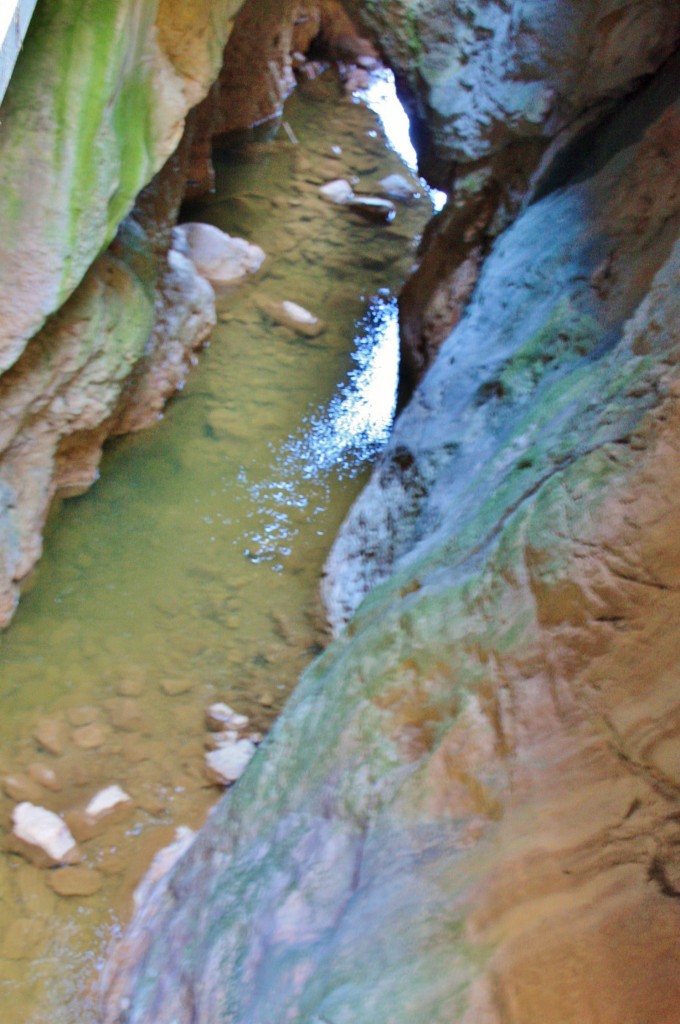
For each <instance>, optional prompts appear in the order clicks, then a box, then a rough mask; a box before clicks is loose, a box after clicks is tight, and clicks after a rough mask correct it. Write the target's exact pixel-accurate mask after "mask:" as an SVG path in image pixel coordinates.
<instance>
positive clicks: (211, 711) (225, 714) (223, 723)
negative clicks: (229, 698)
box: [205, 701, 236, 732]
mask: <svg viewBox="0 0 680 1024" xmlns="http://www.w3.org/2000/svg"><path fill="white" fill-rule="evenodd" d="M235 714H236V712H235V711H234V709H233V708H230V707H229V705H228V704H224V703H223V702H222V701H217V702H216V703H215V704H211V705H210V707H208V708H206V709H205V723H206V725H207V726H208V728H209V729H212V730H213V732H221V731H223V730H224V729H225V728H226V727H227V726H228V725H231V722H232V720H233V718H234V715H235Z"/></svg>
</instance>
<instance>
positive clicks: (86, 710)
mask: <svg viewBox="0 0 680 1024" xmlns="http://www.w3.org/2000/svg"><path fill="white" fill-rule="evenodd" d="M98 716H99V712H98V710H97V708H93V707H91V706H89V705H85V706H83V707H80V708H69V709H68V711H67V712H66V717H67V718H68V720H69V722H70V723H71V725H75V726H80V725H91V724H92V722H95V721H96V720H97V718H98Z"/></svg>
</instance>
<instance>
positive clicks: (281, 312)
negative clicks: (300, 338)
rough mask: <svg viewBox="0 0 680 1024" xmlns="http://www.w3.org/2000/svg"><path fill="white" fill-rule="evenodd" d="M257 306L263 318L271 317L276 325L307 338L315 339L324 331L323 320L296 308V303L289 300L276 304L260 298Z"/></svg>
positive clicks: (306, 310)
mask: <svg viewBox="0 0 680 1024" xmlns="http://www.w3.org/2000/svg"><path fill="white" fill-rule="evenodd" d="M257 305H258V307H259V309H260V310H261V311H262V312H263V313H264V314H265V316H268V317H271V319H272V320H274V321H275V322H276V323H277V324H281V325H282V326H283V327H288V328H290V330H291V331H295V332H296V333H297V334H302V335H304V336H305V337H307V338H316V337H318V335H319V334H322V333H323V331H325V329H326V325H325V323H324V322H323V320H320V319H319V318H318V317H317V316H315V315H314V314H313V313H310V312H309V310H308V309H304V308H303V307H302V306H298V304H297V302H291V301H290V300H289V299H284V301H283V302H277V301H274V300H272V299H266V298H264V297H260V298H259V299H258V301H257Z"/></svg>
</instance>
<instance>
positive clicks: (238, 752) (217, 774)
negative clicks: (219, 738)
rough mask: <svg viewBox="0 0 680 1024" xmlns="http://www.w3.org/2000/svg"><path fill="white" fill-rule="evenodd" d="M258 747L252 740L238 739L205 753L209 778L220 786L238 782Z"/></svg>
mask: <svg viewBox="0 0 680 1024" xmlns="http://www.w3.org/2000/svg"><path fill="white" fill-rule="evenodd" d="M256 749H257V748H256V747H255V744H254V743H251V741H250V740H236V742H235V743H225V744H223V745H221V746H219V747H218V748H217V750H210V751H209V752H208V753H207V754H206V755H205V766H206V774H207V776H208V778H209V779H210V781H211V782H216V783H217V784H218V785H219V786H228V785H230V783H232V782H236V780H237V779H240V778H241V776H242V775H243V772H244V771H245V769H246V765H247V764H248V762H249V761H250V759H251V757H252V756H253V754H254V753H255V750H256Z"/></svg>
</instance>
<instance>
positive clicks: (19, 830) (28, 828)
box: [12, 802, 81, 864]
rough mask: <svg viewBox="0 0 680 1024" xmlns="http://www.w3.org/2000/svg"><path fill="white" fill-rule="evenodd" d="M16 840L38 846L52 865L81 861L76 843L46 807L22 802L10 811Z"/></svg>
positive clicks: (62, 824) (59, 820)
mask: <svg viewBox="0 0 680 1024" xmlns="http://www.w3.org/2000/svg"><path fill="white" fill-rule="evenodd" d="M12 824H13V826H14V828H13V830H12V831H13V833H14V835H15V836H16V837H17V839H21V840H22V842H24V843H28V844H29V846H37V847H38V849H40V850H42V851H43V853H45V854H46V855H47V856H48V857H49V858H50V860H52V861H53V862H54V863H55V864H75V863H77V861H79V860H80V858H81V853H80V850H79V849H78V847H77V846H76V841H75V839H74V838H73V836H72V835H71V833H70V831H69V829H68V827H67V826H66V824H65V823H64V822H63V821H62V820H61V818H60V817H59V816H58V815H56V814H53V813H52V811H48V810H47V809H46V808H45V807H37V806H36V805H35V804H32V803H28V802H24V803H21V804H17V806H16V807H15V808H14V810H13V811H12Z"/></svg>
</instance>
